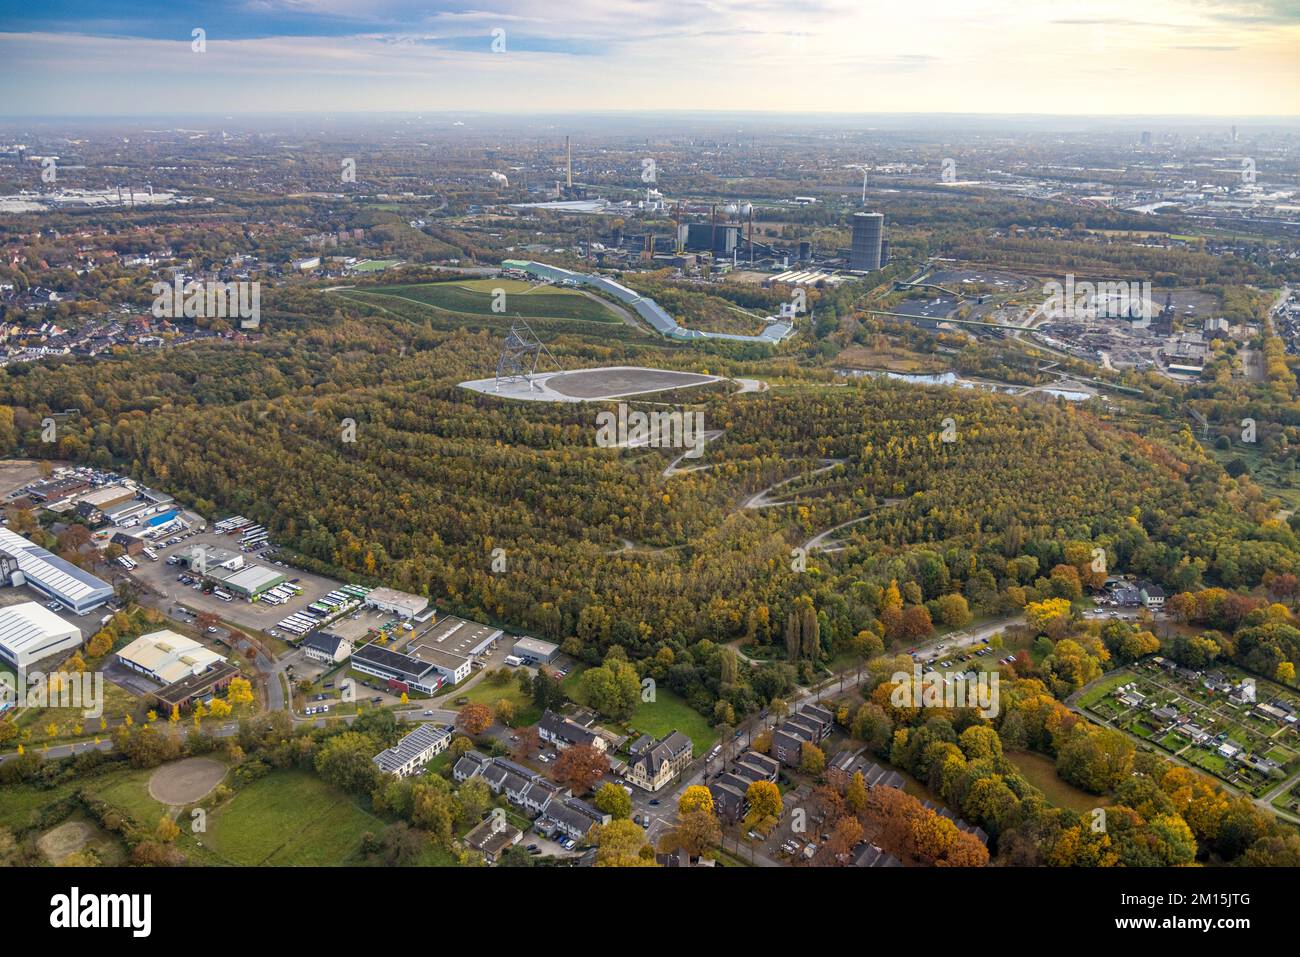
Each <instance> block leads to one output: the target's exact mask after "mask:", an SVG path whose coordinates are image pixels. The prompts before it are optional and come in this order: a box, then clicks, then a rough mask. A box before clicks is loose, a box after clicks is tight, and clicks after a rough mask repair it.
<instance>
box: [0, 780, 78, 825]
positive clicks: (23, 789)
mask: <svg viewBox="0 0 1300 957" xmlns="http://www.w3.org/2000/svg"><path fill="white" fill-rule="evenodd" d="M77 787H78V785H77V784H75V783H72V782H68V783H66V784H60V785H59V786H58V787H55V788H51V789H50V790H48V791H47V790H43V789H40V788H34V787H31V786H30V785H21V786H19V787H12V788H5V789H4V791H3V792H0V827H6V828H9V830H11V831H21V830H22V829H23V828H26V827H30V826H31V825H32V824H33V823H34V821H35V818H36V815H37V813H38V812H39V811H40V810H41V808H44V807H47V806H48V805H51V804H55V803H57V802H58V801H62V800H63V799H64V798H66V797H67V796H68V795H70V794H72V792H73V791H75V790H77Z"/></svg>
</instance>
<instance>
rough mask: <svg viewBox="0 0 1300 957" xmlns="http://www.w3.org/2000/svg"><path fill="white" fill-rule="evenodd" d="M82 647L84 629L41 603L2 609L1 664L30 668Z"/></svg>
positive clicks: (31, 602) (26, 603) (0, 630)
mask: <svg viewBox="0 0 1300 957" xmlns="http://www.w3.org/2000/svg"><path fill="white" fill-rule="evenodd" d="M80 646H81V629H79V628H78V627H77V626H76V625H74V624H72V623H71V622H67V621H64V620H63V619H62V618H60V617H59V616H58V615H56V614H54V613H53V612H52V611H50V610H49V609H47V608H45V607H44V606H42V605H41V604H39V603H38V602H34V601H27V602H23V603H22V604H20V605H8V606H6V607H4V608H0V660H3V661H5V662H7V663H8V664H9V665H11V666H12V667H14V668H28V667H30V666H32V665H34V664H35V663H36V662H38V661H42V660H44V659H46V658H49V657H51V656H52V655H57V654H62V653H67V652H69V651H72V650H73V649H74V648H79V647H80Z"/></svg>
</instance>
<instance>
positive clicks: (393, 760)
mask: <svg viewBox="0 0 1300 957" xmlns="http://www.w3.org/2000/svg"><path fill="white" fill-rule="evenodd" d="M450 743H451V728H448V727H445V726H439V725H436V724H422V725H420V726H419V727H418V728H416V729H415V730H414V731H412V732H411V733H410V734H408V735H406V736H405V737H404V738H402V740H401V741H398V742H397V744H395V745H393V746H392V747H391V748H387V749H385V750H383V751H380V752H379V753H378V754H376V755H375V756H374V757H373V758H372V759H371V760H373V761H374V762H375V764H376V765H377V766H378V767H379V770H381V771H384V772H385V773H387V774H396V775H397V776H398V777H399V778H404V777H407V776H408V775H411V774H415V773H416V772H417V771H419V770H420V769H421V768H422V767H424V766H425V765H426V764H428V763H429V762H430V761H432V760H433V759H434V758H435V757H436V756H437V755H439V754H441V753H442V752H443V751H446V750H447V745H448V744H450Z"/></svg>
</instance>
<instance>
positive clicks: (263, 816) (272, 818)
mask: <svg viewBox="0 0 1300 957" xmlns="http://www.w3.org/2000/svg"><path fill="white" fill-rule="evenodd" d="M385 826H386V822H384V821H383V820H381V819H380V818H378V817H376V816H375V815H373V814H371V813H370V812H369V811H367V810H365V809H363V808H362V807H360V806H359V805H358V804H357V803H356V801H354V800H353V799H352V798H351V797H349V796H348V795H346V794H344V793H343V792H342V791H339V790H337V789H335V788H333V787H331V786H330V785H328V784H326V783H325V782H323V781H321V780H320V779H319V778H317V777H316V776H315V775H312V774H309V773H307V772H306V771H298V770H289V771H275V772H273V773H271V774H268V775H267V776H266V777H264V778H262V779H261V780H258V781H255V782H254V783H253V784H250V785H249V786H247V787H245V788H241V789H240V790H239V791H238V792H237V793H236V794H235V796H234V798H232V799H231V800H230V802H229V803H228V804H225V805H222V806H221V807H220V808H218V809H217V810H216V811H214V812H213V813H212V814H211V815H209V818H208V830H207V833H206V834H204V835H202V839H203V844H204V846H205V847H206V848H207V849H208V850H209V851H210V852H211V853H212V854H213V855H215V856H216V857H218V858H220V859H221V860H222V861H224V862H226V863H229V864H236V865H242V866H256V865H275V866H280V867H305V866H334V865H339V864H344V863H347V862H351V861H352V860H353V858H355V857H356V854H357V851H358V849H359V847H360V845H361V837H362V835H363V834H365V832H366V831H373V832H375V833H376V834H378V833H379V832H380V831H382V830H383V829H384V827H385Z"/></svg>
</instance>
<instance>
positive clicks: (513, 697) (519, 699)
mask: <svg viewBox="0 0 1300 957" xmlns="http://www.w3.org/2000/svg"><path fill="white" fill-rule="evenodd" d="M451 690H452V691H453V692H454V691H455V690H456V689H455V688H454V687H453V688H452V689H451ZM456 697H457V698H469V700H470V702H471V703H473V704H485V705H487V706H488V707H489V708H492V709H493V710H495V708H496V703H497V702H498V701H500V700H501V699H502V698H504V699H506V700H507V701H509V702H510V703H511V704H513V705H514V706H515V727H517V728H522V727H524V726H525V725H530V724H536V723H537V722H538V721H541V720H542V709H541V708H539V707H537V706H536V705H535V704H533V699H532V696H531V695H527V694H524V693H523V692H522V691H520V690H519V685H517V684H516V683H515V680H514V675H511V676H510V681H509V682H508V683H506V684H503V685H494V684H492V683H491V681H490V680H488V679H484V680H483V681H480V682H479V683H478V684H476V685H475V686H474V687H473V688H470V689H469V690H468V691H466V692H464V693H462V694H457V695H456Z"/></svg>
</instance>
